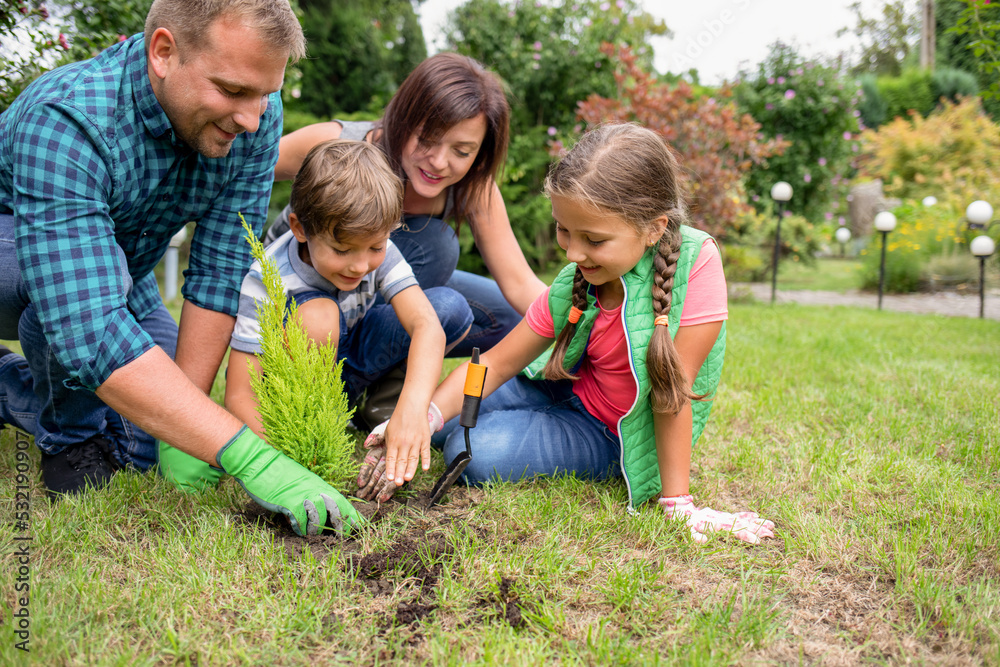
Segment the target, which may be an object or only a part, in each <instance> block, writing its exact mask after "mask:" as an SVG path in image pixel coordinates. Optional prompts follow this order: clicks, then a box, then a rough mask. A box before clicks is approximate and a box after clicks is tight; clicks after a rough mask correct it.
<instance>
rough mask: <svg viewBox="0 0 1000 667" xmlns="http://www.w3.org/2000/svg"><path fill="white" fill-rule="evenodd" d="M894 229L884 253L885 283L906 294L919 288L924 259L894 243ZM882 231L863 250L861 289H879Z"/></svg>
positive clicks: (884, 288) (892, 289)
mask: <svg viewBox="0 0 1000 667" xmlns="http://www.w3.org/2000/svg"><path fill="white" fill-rule="evenodd" d="M893 233H894V232H891V233H890V234H889V237H888V241H889V243H888V245H887V246H886V256H885V284H884V287H883V291H885V292H887V293H889V292H892V293H897V294H903V293H908V292H916V291H919V290H920V288H921V277H922V268H923V263H924V259H923V257H922V255H921V253H919V252H915V251H913V250H910V249H907V248H906V247H904V246H900V245H898V244H894V242H893V240H892V234H893ZM880 236H881V233H879V234H877V235H874V236H872V237H871V240H870V242H869V243H868V246H867V247H866V248H864V249H863V250H862V251H861V255H862V257H863V260H862V264H861V287H862V289H871V290H876V289H878V278H879V266H880V264H881V262H882V239H881V238H879V237H880Z"/></svg>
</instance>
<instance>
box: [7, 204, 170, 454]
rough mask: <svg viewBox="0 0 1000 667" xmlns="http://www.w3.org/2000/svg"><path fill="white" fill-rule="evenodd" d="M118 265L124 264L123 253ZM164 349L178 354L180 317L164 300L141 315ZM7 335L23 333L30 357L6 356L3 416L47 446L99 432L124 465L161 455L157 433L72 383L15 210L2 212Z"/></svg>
mask: <svg viewBox="0 0 1000 667" xmlns="http://www.w3.org/2000/svg"><path fill="white" fill-rule="evenodd" d="M119 253H120V254H121V257H120V259H121V261H120V262H119V266H121V267H124V266H125V257H124V253H121V250H119ZM119 278H120V280H122V282H123V283H124V284H126V285H127V288H128V290H131V285H132V278H131V276H129V274H128V272H127V271H124V270H123V271H122V273H121V275H120V276H119ZM139 324H140V325H141V326H142V328H143V329H144V330H145V331H146V332H147V333H148V334H149V335H150V336H151V337H152V338H153V340H154V341H156V343H157V345H159V346H160V347H161V348H163V350H164V351H165V352H166V353H167V354H168V355H170V357H171V358H173V357H174V353H175V352H176V350H177V323H176V322H175V321H174V319H173V317H171V315H170V313H169V312H168V311H167V309H166V307H164V306H163V304H160V307H159V309H158V310H156V311H154V312H153V313H152V314H151V315H149V316H148V317H146V318H145V319H143V320H140V321H139ZM0 339H2V340H17V341H19V342H20V343H21V349H22V350H24V357H21V356H20V355H17V354H9V355H7V356H5V357H3V358H2V359H0V421H2V422H4V423H7V424H13V425H14V426H17V427H18V428H20V429H22V430H23V431H25V432H27V433H30V434H32V435H34V436H35V444H37V445H38V447H39V448H40V449H41V450H42V451H43V452H46V453H47V454H57V453H59V452H60V451H62V450H63V449H64V448H65V447H66V446H67V445H72V444H77V443H80V442H83V441H85V440H87V439H88V438H91V437H93V436H95V435H103V436H104V437H106V438H108V440H110V442H111V447H112V450H113V451H114V453H115V458H117V459H118V461H119V463H121V464H122V465H128V464H131V465H133V466H135V467H136V468H139V469H140V470H145V469H147V468H149V467H150V466H151V465H153V464H154V463H156V460H157V454H156V440H155V439H154V438H153V437H152V436H151V435H149V434H147V433H146V432H144V431H142V430H141V429H139V428H138V427H137V426H135V425H134V424H132V423H131V422H129V421H128V420H127V419H125V418H123V417H122V416H121V415H119V414H118V413H117V412H115V411H114V410H112V409H111V408H109V407H108V406H107V405H105V404H104V402H103V401H101V399H99V398H98V397H97V394H95V393H94V392H92V391H90V390H89V389H84V388H80V387H78V388H76V389H70V388H68V387H67V386H66V385H65V384H64V382H65V381H66V380H68V379H69V375H68V374H67V373H66V371H64V370H63V368H62V366H61V365H60V364H59V362H58V361H57V360H56V357H55V355H54V354H53V353H52V349H51V348H50V347H49V344H48V341H47V340H46V339H45V335H44V333H43V332H42V325H41V322H40V321H39V319H38V314H37V313H36V312H35V307H34V305H33V304H32V303H31V302H30V301H29V300H28V292H27V289H26V287H25V284H24V280H22V278H21V271H20V269H19V268H18V263H17V256H16V254H15V250H14V217H13V216H11V215H3V214H0Z"/></svg>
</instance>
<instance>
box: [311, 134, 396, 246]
mask: <svg viewBox="0 0 1000 667" xmlns="http://www.w3.org/2000/svg"><path fill="white" fill-rule="evenodd" d="M291 207H292V212H293V213H295V215H296V217H298V220H299V223H300V224H301V225H302V229H303V230H304V231H305V233H306V236H307V237H310V238H312V237H315V236H320V237H322V236H326V237H329V238H332V239H333V240H334V241H340V240H341V239H343V238H345V237H346V238H367V237H370V236H375V235H377V234H385V235H386V236H388V235H389V233H390V232H392V230H394V229H396V228H397V227H398V226H399V224H400V219H401V218H402V215H403V182H402V181H401V180H400V179H399V177H398V176H397V175H396V174H395V172H393V170H392V168H391V167H390V166H389V162H388V161H387V160H386V159H385V155H383V154H382V151H381V150H379V149H378V148H376V147H375V146H373V145H371V144H369V143H366V142H364V141H350V140H347V139H332V140H330V141H324V142H323V143H321V144H317V145H316V146H314V147H313V149H312V150H311V151H309V154H308V155H306V159H305V160H304V161H303V162H302V167H301V168H300V169H299V173H298V175H297V176H296V177H295V182H294V183H293V184H292V198H291Z"/></svg>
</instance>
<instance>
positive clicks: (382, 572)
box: [237, 486, 532, 641]
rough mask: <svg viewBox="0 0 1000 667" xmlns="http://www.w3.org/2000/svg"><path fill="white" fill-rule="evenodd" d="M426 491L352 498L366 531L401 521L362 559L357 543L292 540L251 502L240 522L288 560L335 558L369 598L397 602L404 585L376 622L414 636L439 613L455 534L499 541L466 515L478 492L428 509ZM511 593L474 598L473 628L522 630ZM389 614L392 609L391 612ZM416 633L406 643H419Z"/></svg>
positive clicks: (462, 492)
mask: <svg viewBox="0 0 1000 667" xmlns="http://www.w3.org/2000/svg"><path fill="white" fill-rule="evenodd" d="M429 498H430V491H429V490H428V491H424V492H421V493H418V494H416V495H414V496H412V497H410V498H402V499H396V498H393V499H392V500H390V501H389V502H387V503H382V504H378V503H373V502H365V501H359V500H357V499H352V503H353V504H354V507H355V508H356V509H357V510H358V512H359V513H361V515H362V516H364V517H365V518H366V519H368V520H369V522H370V525H378V524H379V523H380V522H382V521H387V520H401V521H400V523H401V528H400V533H399V535H397V536H396V539H395V541H394V542H393V543H392V544H391V545H390V546H389V547H387V548H386V549H384V550H379V551H372V552H370V553H362V548H361V544H360V541H359V539H358V537H359V536H352V537H347V538H344V537H341V536H339V535H334V534H323V535H315V536H308V537H300V536H298V535H296V534H295V533H294V532H293V531H292V529H291V527H290V526H289V524H288V522H287V521H286V520H285V519H284V517H282V516H281V515H280V514H274V513H272V512H268V511H267V510H265V509H264V508H262V507H260V506H259V505H257V504H255V503H248V504H247V505H246V506H245V507H244V508H243V510H242V511H241V512H239V513H238V514H237V517H238V518H239V519H240V520H242V521H245V522H246V523H248V524H250V525H254V526H258V527H261V528H266V529H268V530H271V531H273V532H274V534H275V536H276V537H277V538H278V539H279V540H281V542H282V543H283V544H284V547H285V549H286V551H287V552H288V554H289V556H290V557H293V558H297V557H299V556H300V555H301V554H302V551H303V549H305V548H308V549H309V551H310V552H311V553H312V554H313V556H315V557H316V558H317V559H323V558H325V557H326V556H328V555H329V554H330V553H331V552H334V551H339V552H340V553H341V554H342V557H343V559H344V567H345V568H346V569H348V570H350V571H351V572H352V573H353V574H354V576H355V579H356V581H357V582H358V584H359V585H361V586H363V587H364V588H365V589H366V590H367V592H368V594H369V595H371V596H372V597H373V598H378V597H381V596H389V595H394V594H396V593H398V592H399V590H400V587H401V586H411V587H412V596H411V597H410V598H409V599H407V600H402V601H400V602H398V603H397V604H396V608H395V610H394V611H387V612H386V613H385V614H384V616H383V617H382V619H381V621H380V622H379V624H380V626H381V627H382V629H383V631H388V630H390V629H392V628H400V627H405V628H408V629H410V630H413V631H416V630H417V629H418V628H419V626H420V624H421V623H422V622H423V620H424V619H425V618H427V617H429V616H432V615H433V614H434V612H435V610H436V609H437V604H436V599H437V591H436V586H437V583H438V578H439V577H440V575H441V570H442V565H443V562H445V561H446V560H448V558H449V557H450V556H451V555H452V554H453V553H454V546H453V542H452V541H451V540H450V539H449V535H454V533H455V532H456V528H458V529H459V530H460V531H468V533H469V534H471V535H475V536H476V537H477V538H478V539H485V540H487V541H490V542H492V541H494V540H495V539H496V536H495V535H493V534H492V531H490V530H489V529H487V528H485V527H483V526H478V525H475V524H474V523H472V522H471V521H470V518H471V514H472V513H471V511H470V508H471V507H473V506H474V505H475V504H476V503H477V502H479V500H481V499H482V491H481V490H479V489H470V488H466V487H458V486H456V487H453V488H452V489H451V490H450V491H449V492H448V495H446V496H445V497H444V501H443V502H442V503H439V504H437V505H435V506H433V507H428V500H429ZM515 589H516V580H515V579H513V578H507V577H504V578H501V579H500V581H499V584H498V586H497V589H496V591H493V590H488V591H483V592H482V593H481V594H480V595H479V596H478V598H477V602H476V605H475V608H474V609H475V613H474V615H473V617H472V618H471V619H469V622H470V623H474V624H481V623H483V622H491V621H492V622H496V621H500V622H505V623H508V624H510V626H511V627H513V628H520V627H522V626H524V624H525V620H524V616H523V615H522V610H530V608H531V606H532V605H530V604H529V603H526V602H525V601H524V600H523V599H522V598H521V595H520V594H519V592H518V591H516V590H515ZM390 609H391V608H390ZM420 638H421V635H420V633H419V632H414V634H413V635H412V636H411V637H410V641H419V640H420Z"/></svg>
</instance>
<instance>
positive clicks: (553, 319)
mask: <svg viewBox="0 0 1000 667" xmlns="http://www.w3.org/2000/svg"><path fill="white" fill-rule="evenodd" d="M677 169H678V168H677V164H676V162H675V160H674V157H673V155H672V153H671V152H670V150H669V149H668V148H667V147H666V145H665V144H664V142H663V141H662V139H660V137H659V136H657V135H656V134H655V133H654V132H652V131H650V130H647V129H644V128H641V127H639V126H636V125H630V124H617V125H604V126H601V127H598V128H596V129H594V130H592V131H590V132H588V133H587V134H585V135H584V136H583V138H581V140H580V142H579V143H578V144H577V145H576V146H575V147H574V148H573V149H572V150H571V151H570V152H569V154H568V155H566V156H565V157H564V158H563V159H562V160H561V161H560V162H559V163H558V164H556V165H555V166H554V167H553V168H552V169H551V170H550V173H549V176H548V178H547V179H546V183H545V191H546V193H547V195H548V196H549V198H550V199H551V201H552V217H553V218H554V219H555V222H556V238H557V240H558V243H559V245H560V247H562V248H563V250H565V251H566V256H567V259H569V260H570V261H571V262H573V264H570V265H569V266H567V267H566V268H564V269H563V270H562V272H560V274H559V276H558V277H557V278H556V280H555V281H554V282H553V284H552V287H551V288H550V289H549V290H548V291H546V292H545V293H543V294H542V295H541V296H540V297H539V298H538V299H536V300H535V301H534V303H532V305H531V307H530V308H529V309H528V312H527V315H526V317H525V318H524V320H522V322H521V323H520V324H518V325H517V327H516V328H515V329H514V330H513V331H512V332H511V333H510V334H509V335H508V336H507V337H505V338H504V339H503V340H502V341H501V342H500V343H499V344H497V346H496V347H495V348H493V349H492V350H490V351H489V352H487V353H486V354H484V355H483V357H482V360H481V363H483V364H485V365H486V366H488V367H489V372H488V373H487V375H486V387H485V391H484V395H488V396H489V397H488V398H486V399H484V400H483V403H482V413H481V416H480V417H479V423H478V425H477V427H476V431H475V436H476V437H475V442H479V443H482V444H481V445H480V446H479V447H475V446H474V447H473V456H472V461H471V463H470V464H469V466H468V468H466V470H465V472H464V477H465V480H466V482H467V483H469V484H481V483H483V482H485V481H487V480H492V479H502V480H511V479H519V478H523V477H530V476H533V475H555V474H568V473H573V474H576V475H579V476H582V477H589V478H593V479H604V478H607V477H610V476H612V475H616V474H621V475H623V476H624V478H625V483H626V486H627V488H628V493H629V509H630V510H634V509H635V508H636V506H637V505H639V504H640V503H643V502H645V501H646V500H648V499H650V498H651V497H652V496H654V495H656V494H659V496H660V498H659V504H660V506H661V507H662V508H663V509H664V511H665V512H666V514H667V516H668V517H680V518H684V519H685V520H686V521H687V523H688V525H689V526H690V528H691V531H692V535H693V536H694V538H695V539H696V540H698V541H704V540H706V539H707V536H706V533H707V532H708V531H711V530H727V531H732V532H733V533H734V534H736V536H737V537H739V538H740V539H742V540H745V541H748V542H752V543H755V542H757V541H759V540H760V539H761V538H764V537H773V535H774V533H773V529H774V524H773V523H772V522H770V521H767V520H764V519H761V518H760V517H759V516H757V515H756V514H755V513H752V512H743V513H739V514H729V513H723V512H715V511H713V510H710V509H708V508H702V509H700V508H698V507H697V506H696V505H695V504H694V501H693V499H692V497H691V495H690V494H689V488H688V487H689V472H690V465H691V450H692V446H693V444H694V443H695V442H696V441H697V439H698V436H700V435H701V432H702V430H703V429H704V426H705V422H706V420H707V419H708V414H709V411H710V410H711V407H712V402H711V399H712V398H713V397H714V393H715V389H716V387H717V385H718V380H719V374H720V370H721V367H722V360H723V355H724V353H725V320H726V318H727V302H726V285H725V278H724V276H723V272H722V262H721V258H720V256H719V252H718V249H717V248H716V246H715V243H714V241H713V240H712V239H711V237H709V236H708V235H707V234H705V233H704V232H701V231H698V230H695V229H693V228H690V227H687V226H685V225H682V224H681V222H682V221H683V220H684V217H685V209H684V202H683V199H682V195H681V191H680V187H679V184H678V181H677ZM671 336H673V339H671ZM553 339H555V340H556V344H555V347H554V349H553V350H552V352H551V355H549V356H546V355H542V353H543V352H545V351H546V349H547V348H548V347H549V345H550V344H551V343H552V340H553ZM539 355H542V356H539ZM522 369H524V372H523V373H521V375H518V376H517V377H515V375H516V374H518V373H519V372H520V371H522ZM465 373H466V370H465V367H464V366H463V367H459V368H458V369H456V370H455V371H454V372H453V373H452V374H451V375H449V376H448V378H447V379H446V380H445V381H444V382H443V383H442V384H441V385H440V386H439V387H438V389H437V390H436V391H435V393H434V397H433V399H432V400H433V402H434V403H435V404H436V405H437V406H438V407H439V408H440V410H441V413H442V414H443V417H444V419H445V420H451V421H449V422H448V424H447V425H446V426H445V428H444V429H443V430H442V431H441V432H440V433H438V434H437V435H436V436H435V437H434V441H435V444H437V445H438V446H442V445H443V447H444V454H445V460H446V461H448V462H450V461H451V460H452V459H454V457H455V456H456V455H457V454H458V452H459V451H462V450H464V447H465V445H464V440H463V436H462V433H461V428H460V427H458V424H457V420H455V419H452V418H453V417H455V416H456V415H457V414H458V413H459V411H460V409H461V404H462V387H463V382H464V378H465Z"/></svg>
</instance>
